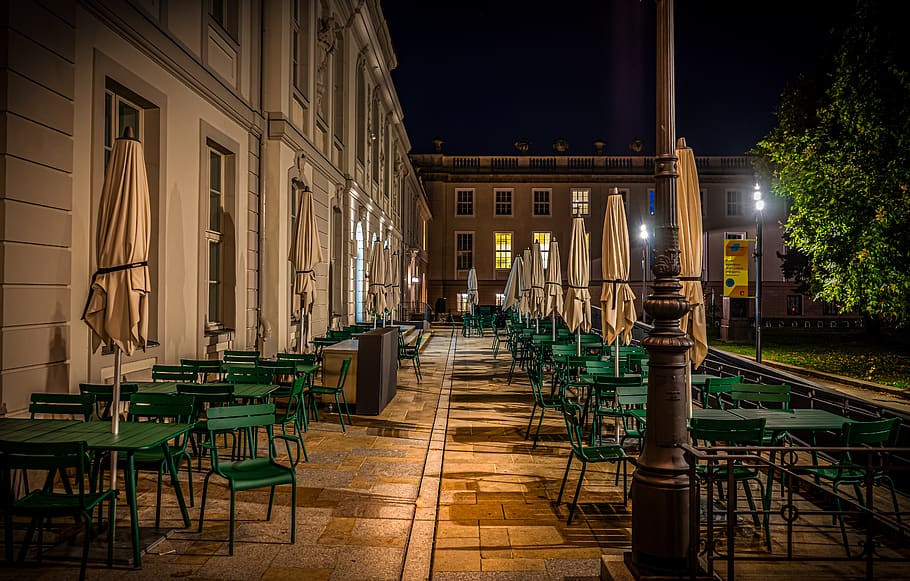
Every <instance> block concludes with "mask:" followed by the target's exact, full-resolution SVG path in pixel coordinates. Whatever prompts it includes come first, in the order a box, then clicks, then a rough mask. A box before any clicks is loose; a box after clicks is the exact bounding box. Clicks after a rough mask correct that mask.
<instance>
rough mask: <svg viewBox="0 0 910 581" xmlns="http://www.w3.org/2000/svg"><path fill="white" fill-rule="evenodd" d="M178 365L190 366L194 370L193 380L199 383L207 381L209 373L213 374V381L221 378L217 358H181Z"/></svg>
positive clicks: (219, 364)
mask: <svg viewBox="0 0 910 581" xmlns="http://www.w3.org/2000/svg"><path fill="white" fill-rule="evenodd" d="M180 365H183V366H186V367H192V368H193V371H195V372H196V380H195V381H198V382H199V383H206V382H208V381H209V380H210V377H209V376H211V375H214V376H215V381H220V380H221V361H219V360H217V359H181V360H180Z"/></svg>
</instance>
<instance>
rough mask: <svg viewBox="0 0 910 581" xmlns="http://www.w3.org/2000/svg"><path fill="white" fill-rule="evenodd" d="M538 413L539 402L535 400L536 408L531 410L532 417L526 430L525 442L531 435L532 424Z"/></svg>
mask: <svg viewBox="0 0 910 581" xmlns="http://www.w3.org/2000/svg"><path fill="white" fill-rule="evenodd" d="M536 413H537V400H536V399H535V400H534V407H532V408H531V417H530V418H529V419H528V428H527V429H526V430H525V440H527V439H528V437H529V436H530V435H531V424H533V423H534V414H536Z"/></svg>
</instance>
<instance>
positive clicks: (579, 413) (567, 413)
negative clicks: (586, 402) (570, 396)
mask: <svg viewBox="0 0 910 581" xmlns="http://www.w3.org/2000/svg"><path fill="white" fill-rule="evenodd" d="M562 417H563V419H564V420H565V422H566V433H567V434H568V436H569V444H571V446H572V450H573V451H574V452H575V453H576V454H579V455H581V453H582V452H583V448H584V445H585V444H584V442H585V439H584V411H583V409H582V407H581V406H580V405H578V404H577V403H573V402H569V401H563V404H562Z"/></svg>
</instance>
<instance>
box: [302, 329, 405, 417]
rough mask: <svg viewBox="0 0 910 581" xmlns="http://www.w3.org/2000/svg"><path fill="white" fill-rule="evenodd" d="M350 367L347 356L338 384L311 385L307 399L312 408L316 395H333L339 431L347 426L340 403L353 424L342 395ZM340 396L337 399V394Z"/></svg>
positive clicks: (346, 401) (349, 360)
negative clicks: (332, 385)
mask: <svg viewBox="0 0 910 581" xmlns="http://www.w3.org/2000/svg"><path fill="white" fill-rule="evenodd" d="M418 340H419V337H418ZM350 368H351V358H350V357H348V358H346V359H345V360H344V361H342V362H341V370H340V371H339V372H338V384H337V385H336V386H335V387H331V386H327V385H311V386H310V390H309V400H310V404H311V406H312V408H313V409H314V410H315V409H316V396H317V395H331V396H334V397H335V409H337V410H338V420H339V421H340V422H341V431H343V432H346V431H347V428H345V426H344V415H343V414H342V413H341V403H344V411H345V413H346V414H347V416H348V424H351V425H353V423H352V422H351V412H350V410H349V409H348V400H347V399H346V398H345V397H344V384H345V382H346V381H347V379H348V370H349V369H350ZM339 395H340V396H341V400H340V401H339V399H338V396H339ZM316 419H317V420H318V419H319V416H318V415H317V416H316Z"/></svg>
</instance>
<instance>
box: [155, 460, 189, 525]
mask: <svg viewBox="0 0 910 581" xmlns="http://www.w3.org/2000/svg"><path fill="white" fill-rule="evenodd" d="M161 446H162V449H163V450H164V460H165V462H167V469H168V472H170V473H171V484H172V485H173V486H174V494H175V495H176V496H177V505H178V506H180V514H181V515H182V516H183V526H185V527H189V526H190V515H189V513H188V512H187V510H186V501H185V500H184V499H183V490H182V489H181V488H180V481H179V480H178V479H177V466H176V465H175V464H174V456H172V455H171V448H170V446H168V444H167V442H165V443H164V444H162V445H161Z"/></svg>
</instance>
